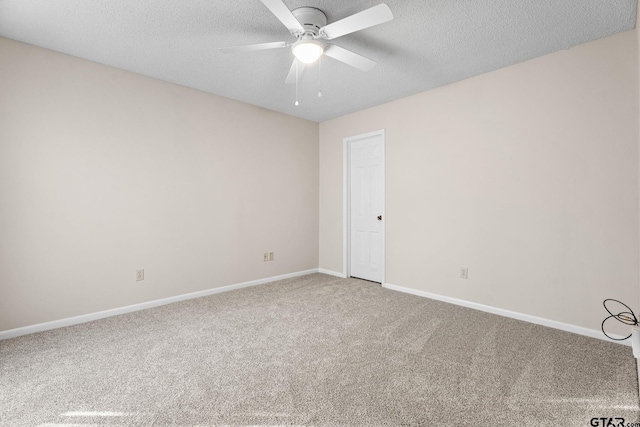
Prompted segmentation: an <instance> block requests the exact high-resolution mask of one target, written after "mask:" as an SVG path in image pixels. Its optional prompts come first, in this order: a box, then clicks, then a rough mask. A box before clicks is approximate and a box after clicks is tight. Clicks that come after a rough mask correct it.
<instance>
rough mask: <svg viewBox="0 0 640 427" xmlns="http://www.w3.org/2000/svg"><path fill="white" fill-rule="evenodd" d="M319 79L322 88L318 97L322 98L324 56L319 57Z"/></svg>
mask: <svg viewBox="0 0 640 427" xmlns="http://www.w3.org/2000/svg"><path fill="white" fill-rule="evenodd" d="M318 80H319V86H320V89H319V90H318V98H322V56H320V58H319V59H318Z"/></svg>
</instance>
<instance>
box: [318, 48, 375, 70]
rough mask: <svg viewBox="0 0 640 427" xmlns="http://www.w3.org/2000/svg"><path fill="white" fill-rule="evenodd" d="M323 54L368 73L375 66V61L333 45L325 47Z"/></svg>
mask: <svg viewBox="0 0 640 427" xmlns="http://www.w3.org/2000/svg"><path fill="white" fill-rule="evenodd" d="M324 54H325V55H327V56H328V57H330V58H333V59H337V60H338V61H341V62H344V63H345V64H347V65H351V66H352V67H355V68H357V69H359V70H362V71H369V70H371V69H372V68H373V67H375V66H376V62H375V61H372V60H370V59H369V58H365V57H364V56H362V55H358V54H357V53H355V52H351V51H350V50H347V49H345V48H342V47H340V46H336V45H333V44H330V45H328V46H326V47H325V49H324Z"/></svg>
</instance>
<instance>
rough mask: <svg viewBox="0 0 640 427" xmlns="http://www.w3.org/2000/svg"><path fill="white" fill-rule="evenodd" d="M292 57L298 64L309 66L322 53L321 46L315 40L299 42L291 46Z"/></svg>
mask: <svg viewBox="0 0 640 427" xmlns="http://www.w3.org/2000/svg"><path fill="white" fill-rule="evenodd" d="M292 51H293V55H294V56H295V57H296V58H298V60H299V61H300V62H303V63H305V64H311V63H312V62H315V61H317V60H318V58H320V56H321V55H322V54H323V53H324V49H323V48H322V45H321V44H320V43H318V42H317V41H315V40H301V41H299V42H296V43H295V44H294V45H293V49H292Z"/></svg>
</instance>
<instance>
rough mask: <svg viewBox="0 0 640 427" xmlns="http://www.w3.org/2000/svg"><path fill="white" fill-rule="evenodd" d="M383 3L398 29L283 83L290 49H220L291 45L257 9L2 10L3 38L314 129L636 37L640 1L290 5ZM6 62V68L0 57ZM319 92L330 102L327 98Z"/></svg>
mask: <svg viewBox="0 0 640 427" xmlns="http://www.w3.org/2000/svg"><path fill="white" fill-rule="evenodd" d="M383 1H384V2H385V3H386V4H387V5H389V7H390V8H391V11H392V12H393V15H394V20H393V21H391V22H388V23H385V24H382V25H379V26H376V27H372V28H369V29H366V30H363V31H360V32H357V33H354V34H350V35H347V36H344V37H341V38H338V39H335V40H333V41H332V43H334V44H337V45H339V46H342V47H344V48H346V49H349V50H353V51H355V52H357V53H359V54H361V55H363V56H366V57H368V58H371V59H373V60H375V61H377V63H378V65H377V66H376V67H375V68H374V69H373V70H372V71H369V72H362V71H359V70H357V69H354V68H351V67H349V66H348V65H345V64H343V63H341V62H337V61H335V60H333V59H332V58H326V57H325V58H324V59H323V60H322V73H321V74H322V75H321V81H322V83H321V84H320V79H319V76H318V67H317V66H315V65H314V66H313V67H307V69H306V70H305V73H304V75H303V77H302V78H301V80H300V85H299V90H300V95H299V100H300V105H299V106H297V107H296V106H294V101H295V86H294V85H285V83H284V80H285V77H286V76H287V73H288V71H289V67H290V65H291V61H292V58H293V56H292V54H291V50H290V48H283V49H275V50H265V51H259V52H253V53H246V54H222V53H220V52H219V51H218V48H219V47H225V46H236V45H243V44H252V43H262V42H272V41H287V42H293V41H294V39H293V37H292V36H291V35H290V34H289V32H288V31H287V29H285V28H284V26H283V25H282V23H280V21H278V19H277V18H276V17H275V16H273V15H272V14H271V12H269V10H268V9H267V8H266V7H265V6H264V5H263V4H262V2H260V1H259V0H241V1H237V2H232V1H220V0H208V1H204V0H190V1H169V0H153V1H151V0H136V1H130V0H95V1H86V0H0V36H3V37H7V38H10V39H13V40H18V41H21V42H26V43H29V44H32V45H36V46H40V47H44V48H47V49H51V50H54V51H58V52H63V53H66V54H69V55H73V56H77V57H80V58H84V59H88V60H91V61H95V62H99V63H102V64H106V65H110V66H112V67H116V68H121V69H123V70H128V71H132V72H135V73H139V74H142V75H146V76H150V77H154V78H157V79H161V80H165V81H168V82H173V83H177V84H180V85H184V86H187V87H191V88H195V89H199V90H202V91H205V92H210V93H214V94H217V95H221V96H224V97H228V98H232V99H236V100H239V101H243V102H246V103H249V104H253V105H257V106H260V107H264V108H268V109H271V110H275V111H280V112H282V113H286V114H290V115H293V116H298V117H302V118H305V119H310V120H314V121H318V122H320V121H324V120H328V119H331V118H335V117H339V116H341V115H344V114H347V113H350V112H353V111H358V110H361V109H364V108H368V107H371V106H374V105H378V104H381V103H384V102H388V101H391V100H394V99H398V98H402V97H405V96H408V95H412V94H415V93H418V92H423V91H426V90H429V89H432V88H435V87H438V86H442V85H445V84H448V83H452V82H455V81H459V80H462V79H466V78H468V77H471V76H474V75H478V74H481V73H486V72H488V71H492V70H496V69H499V68H502V67H505V66H508V65H511V64H514V63H517V62H521V61H525V60H528V59H531V58H535V57H538V56H541V55H545V54H548V53H552V52H555V51H558V50H562V49H568V48H570V47H572V46H575V45H578V44H581V43H586V42H589V41H592V40H596V39H599V38H602V37H606V36H609V35H613V34H616V33H618V32H622V31H626V30H630V29H633V28H634V27H635V17H636V6H637V0H477V1H471V0H349V1H344V0H339V1H338V0H284V2H285V4H286V5H287V6H288V7H289V8H290V9H295V8H297V7H301V6H312V7H316V8H319V9H321V10H322V11H324V12H325V14H326V15H327V19H328V22H329V23H331V22H334V21H337V20H339V19H342V18H344V17H346V16H349V15H351V14H353V13H356V12H359V11H361V10H364V9H367V8H369V7H372V6H375V5H377V4H379V3H381V2H383ZM0 60H1V58H0ZM319 88H321V89H322V94H323V96H322V97H321V98H318V96H317V93H318V90H319Z"/></svg>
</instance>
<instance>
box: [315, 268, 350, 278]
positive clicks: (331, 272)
mask: <svg viewBox="0 0 640 427" xmlns="http://www.w3.org/2000/svg"><path fill="white" fill-rule="evenodd" d="M318 273H322V274H328V275H330V276H336V277H342V278H343V279H346V277H347V275H346V274H344V273H338V272H337V271H333V270H326V269H324V268H319V269H318Z"/></svg>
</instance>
